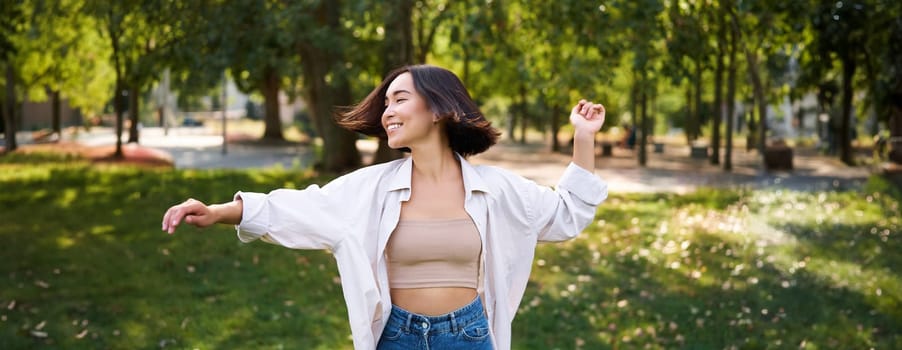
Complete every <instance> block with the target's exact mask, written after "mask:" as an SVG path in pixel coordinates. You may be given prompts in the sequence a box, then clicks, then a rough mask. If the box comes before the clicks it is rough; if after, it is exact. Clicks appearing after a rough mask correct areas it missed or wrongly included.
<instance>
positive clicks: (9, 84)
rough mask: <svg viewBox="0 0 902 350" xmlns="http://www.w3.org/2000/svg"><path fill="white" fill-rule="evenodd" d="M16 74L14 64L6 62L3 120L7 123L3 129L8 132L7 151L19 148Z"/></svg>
mask: <svg viewBox="0 0 902 350" xmlns="http://www.w3.org/2000/svg"><path fill="white" fill-rule="evenodd" d="M15 82H16V75H15V72H13V65H12V64H11V63H10V62H6V103H4V104H3V105H4V106H3V107H4V108H3V121H4V123H5V124H6V125H4V127H3V131H4V133H5V134H6V152H12V151H15V150H16V149H17V148H19V145H18V144H17V142H16V130H17V129H18V128H17V127H16V87H15Z"/></svg>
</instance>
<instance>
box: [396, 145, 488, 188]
mask: <svg viewBox="0 0 902 350" xmlns="http://www.w3.org/2000/svg"><path fill="white" fill-rule="evenodd" d="M455 154H456V155H457V158H458V159H460V169H461V177H463V180H464V191H466V192H467V196H468V197H469V194H470V193H472V192H474V191H480V192H485V193H489V186H488V185H487V184H486V182H485V180H484V179H483V178H482V176H481V175H480V174H479V172H478V171H476V168H475V167H474V166H473V165H472V164H470V163H469V162H467V160H466V159H464V157H463V156H461V155H460V154H458V153H455ZM412 173H413V157H407V159H405V160H404V161H403V162H402V163H401V165H400V166H399V167H398V170H397V172H396V173H395V174H396V176H394V178H393V179H392V181H391V183H390V184H389V186H388V190H389V191H397V190H402V189H408V190H409V189H410V177H411V174H412Z"/></svg>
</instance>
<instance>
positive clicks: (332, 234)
mask: <svg viewBox="0 0 902 350" xmlns="http://www.w3.org/2000/svg"><path fill="white" fill-rule="evenodd" d="M604 116H605V110H604V107H603V106H602V105H600V104H593V103H591V102H587V101H585V100H583V101H580V102H579V103H578V104H576V105H575V106H574V107H573V109H572V111H571V114H570V121H571V123H572V124H573V127H574V129H575V131H574V132H575V134H574V141H573V142H574V145H573V162H572V163H571V164H570V165H569V166H568V167H567V169H566V170H565V171H564V174H563V176H562V177H561V179H560V182H559V184H558V186H557V187H556V188H555V189H551V188H549V187H544V186H539V185H537V184H535V183H534V182H531V181H528V180H526V179H524V178H522V177H520V176H518V175H515V174H512V173H510V172H507V171H505V170H502V169H499V168H496V167H490V166H474V165H471V164H470V163H468V162H467V160H466V157H467V156H470V155H474V154H478V153H480V152H483V151H485V150H486V149H488V148H489V147H490V146H491V145H493V144H494V143H495V142H496V140H497V138H498V132H497V131H496V130H495V129H494V128H492V127H491V125H490V123H489V122H488V121H487V120H486V119H485V117H484V116H483V115H482V113H480V111H479V108H478V107H477V106H476V104H475V103H474V102H473V100H472V99H471V98H470V96H469V94H468V93H467V90H466V89H465V88H464V86H463V84H462V83H461V81H460V79H458V78H457V76H455V75H454V73H451V72H450V71H448V70H445V69H443V68H439V67H434V66H427V65H418V66H409V67H403V68H400V69H398V70H395V71H394V72H392V73H390V74H389V75H388V76H387V77H386V78H385V80H384V81H383V82H382V84H381V85H379V87H377V88H376V89H375V90H373V92H371V93H370V94H369V96H367V97H366V99H364V100H363V101H362V102H361V103H360V104H358V105H357V106H355V107H354V108H353V109H351V110H349V111H347V112H345V113H342V114H341V115H340V116H339V117H338V122H339V124H340V125H342V126H344V127H346V128H348V129H350V130H354V131H357V132H361V133H364V134H367V135H373V136H378V137H383V138H387V139H388V144H389V146H391V147H392V148H395V149H402V150H404V151H406V152H409V153H410V156H409V157H406V158H404V159H399V160H395V161H391V162H387V163H383V164H378V165H373V166H369V167H365V168H362V169H359V170H357V171H355V172H353V173H350V174H347V175H344V176H341V177H339V178H337V179H335V180H333V181H331V182H330V183H329V184H327V185H325V186H323V187H318V186H316V185H313V186H310V187H308V188H306V189H304V190H287V189H280V190H275V191H273V192H270V193H268V194H261V193H247V192H238V193H236V194H235V197H234V200H233V201H232V202H229V203H224V204H214V205H205V204H204V203H202V202H199V201H197V200H194V199H189V200H187V201H185V202H184V203H181V204H178V205H175V206H173V207H171V208H169V210H168V211H166V213H165V215H164V216H163V230H164V231H168V232H169V233H170V234H171V233H173V232H174V231H175V229H176V227H177V226H178V225H179V224H180V223H181V222H183V221H184V222H185V223H188V224H191V225H195V226H200V227H203V226H208V225H212V224H214V223H225V224H232V225H237V230H238V238H239V239H240V240H241V241H243V242H250V241H253V240H256V239H261V240H263V241H266V242H269V243H274V244H279V245H282V246H285V247H288V248H294V249H329V250H331V251H332V252H333V254H334V256H335V258H336V261H337V263H338V270H339V273H340V274H341V282H342V289H343V291H344V297H345V302H346V303H347V306H348V316H349V321H350V324H351V332H352V335H353V339H354V346H355V348H358V349H374V348H378V349H492V348H495V349H508V348H510V336H511V322H512V320H513V318H514V314H515V313H516V311H517V308H518V306H519V304H520V300H521V298H522V297H523V292H524V289H525V288H526V283H527V280H528V279H529V273H530V269H531V267H532V260H533V254H534V251H535V246H536V243H537V242H538V241H563V240H567V239H571V238H573V237H575V236H576V235H578V234H579V233H580V231H582V230H583V228H585V227H586V226H587V225H588V224H589V223H590V222H591V221H592V220H593V218H594V216H595V211H596V207H597V206H598V204H600V203H601V202H602V201H604V199H605V198H606V197H607V184H606V183H605V182H603V181H602V180H601V179H600V178H598V177H597V176H595V175H594V174H593V171H594V169H595V165H594V148H595V146H594V142H595V133H596V132H598V130H599V129H600V128H601V126H602V124H604Z"/></svg>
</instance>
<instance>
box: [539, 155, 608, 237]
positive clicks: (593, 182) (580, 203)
mask: <svg viewBox="0 0 902 350" xmlns="http://www.w3.org/2000/svg"><path fill="white" fill-rule="evenodd" d="M607 197H608V185H607V183H606V182H605V181H604V180H602V179H601V178H600V177H598V176H596V175H595V174H593V173H591V172H589V171H587V170H585V169H583V168H582V167H580V166H578V165H576V164H574V163H570V164H569V165H568V166H567V169H566V170H564V174H563V175H562V176H561V179H560V180H559V181H558V185H557V187H556V188H554V189H551V188H547V187H544V188H541V189H540V190H539V191H538V192H537V193H536V194H535V200H532V201H530V202H529V203H531V204H533V207H532V208H531V210H529V211H528V212H529V214H530V216H531V221H532V222H533V223H534V225H533V226H532V227H536V228H539V232H538V240H539V241H563V240H568V239H572V238H574V237H576V236H577V235H579V233H580V232H582V230H583V229H585V228H586V226H589V224H590V223H592V220H594V219H595V212H596V210H597V208H598V205H599V204H601V202H603V201H604V200H605V199H606V198H607Z"/></svg>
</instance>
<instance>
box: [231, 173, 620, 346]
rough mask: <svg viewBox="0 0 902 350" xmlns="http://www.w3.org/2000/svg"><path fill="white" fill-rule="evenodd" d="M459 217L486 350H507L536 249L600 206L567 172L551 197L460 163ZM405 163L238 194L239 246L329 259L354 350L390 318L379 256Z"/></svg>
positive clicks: (404, 185) (590, 186)
mask: <svg viewBox="0 0 902 350" xmlns="http://www.w3.org/2000/svg"><path fill="white" fill-rule="evenodd" d="M458 157H459V158H460V163H461V172H462V176H463V182H464V190H465V191H466V197H465V202H464V209H465V210H466V212H467V213H468V214H469V216H470V218H472V219H473V222H474V223H475V224H476V227H477V228H478V230H479V236H480V239H481V240H482V246H483V249H484V251H485V254H484V260H483V264H484V266H485V273H484V274H483V281H482V282H483V285H484V293H485V309H486V315H487V317H488V321H489V324H490V325H491V327H490V332H491V333H490V334H491V335H492V339H493V342H494V344H495V348H496V349H509V348H510V342H511V322H512V321H513V318H514V314H515V313H516V312H517V309H518V307H519V305H520V300H521V299H522V298H523V293H524V290H525V288H526V283H527V281H528V280H529V273H530V270H531V269H532V260H533V256H534V254H535V247H536V243H537V242H538V241H563V240H568V239H571V238H574V237H576V236H577V235H578V234H579V233H580V232H581V231H582V230H583V229H584V228H585V227H586V226H587V225H589V223H591V222H592V220H593V219H594V217H595V212H596V207H597V206H598V204H600V203H601V202H602V201H604V200H605V198H607V194H608V191H607V184H606V183H605V182H604V181H603V180H602V179H601V178H599V177H598V176H595V175H594V174H592V173H591V172H589V171H586V170H585V169H583V168H581V167H579V166H577V165H575V164H573V163H571V164H570V165H569V166H568V167H567V169H566V170H565V171H564V174H563V176H562V177H561V179H560V181H559V183H558V185H557V187H556V189H552V188H550V187H546V186H540V185H538V184H536V183H534V182H532V181H530V180H527V179H525V178H523V177H521V176H519V175H515V174H513V173H510V172H508V171H506V170H503V169H500V168H497V167H493V166H473V165H471V164H470V163H468V162H467V161H466V160H465V159H464V158H463V157H460V156H458ZM412 170H413V161H412V159H411V158H406V159H398V160H395V161H391V162H387V163H383V164H377V165H372V166H369V167H365V168H362V169H359V170H357V171H355V172H352V173H350V174H347V175H344V176H341V177H338V178H336V179H335V180H333V181H331V182H329V183H328V184H327V185H325V186H323V187H319V186H317V185H311V186H309V187H307V188H306V189H303V190H288V189H280V190H275V191H272V192H270V193H268V194H263V193H249V192H238V193H236V194H235V197H236V198H238V197H240V198H241V199H242V200H243V206H244V211H243V213H242V219H241V223H240V224H239V225H238V227H237V229H238V238H239V239H240V240H241V241H242V242H250V241H253V240H256V239H262V240H263V241H265V242H269V243H273V244H278V245H282V246H285V247H288V248H294V249H329V250H331V251H332V254H333V255H334V256H335V260H336V261H337V264H338V272H339V274H340V275H341V284H342V291H343V293H344V298H345V303H346V304H347V307H348V320H349V322H350V326H351V333H352V337H353V340H354V347H355V348H356V349H375V348H376V344H378V341H379V337H380V336H381V334H382V329H383V327H385V323H386V321H388V316H389V314H390V313H391V305H392V304H391V297H390V294H389V290H390V287H389V283H388V266H387V262H386V256H385V246H386V243H387V242H388V238H389V235H391V233H392V231H394V229H395V226H397V224H398V218H399V216H400V213H401V203H402V202H404V201H407V200H409V199H410V178H411V172H412Z"/></svg>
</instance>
